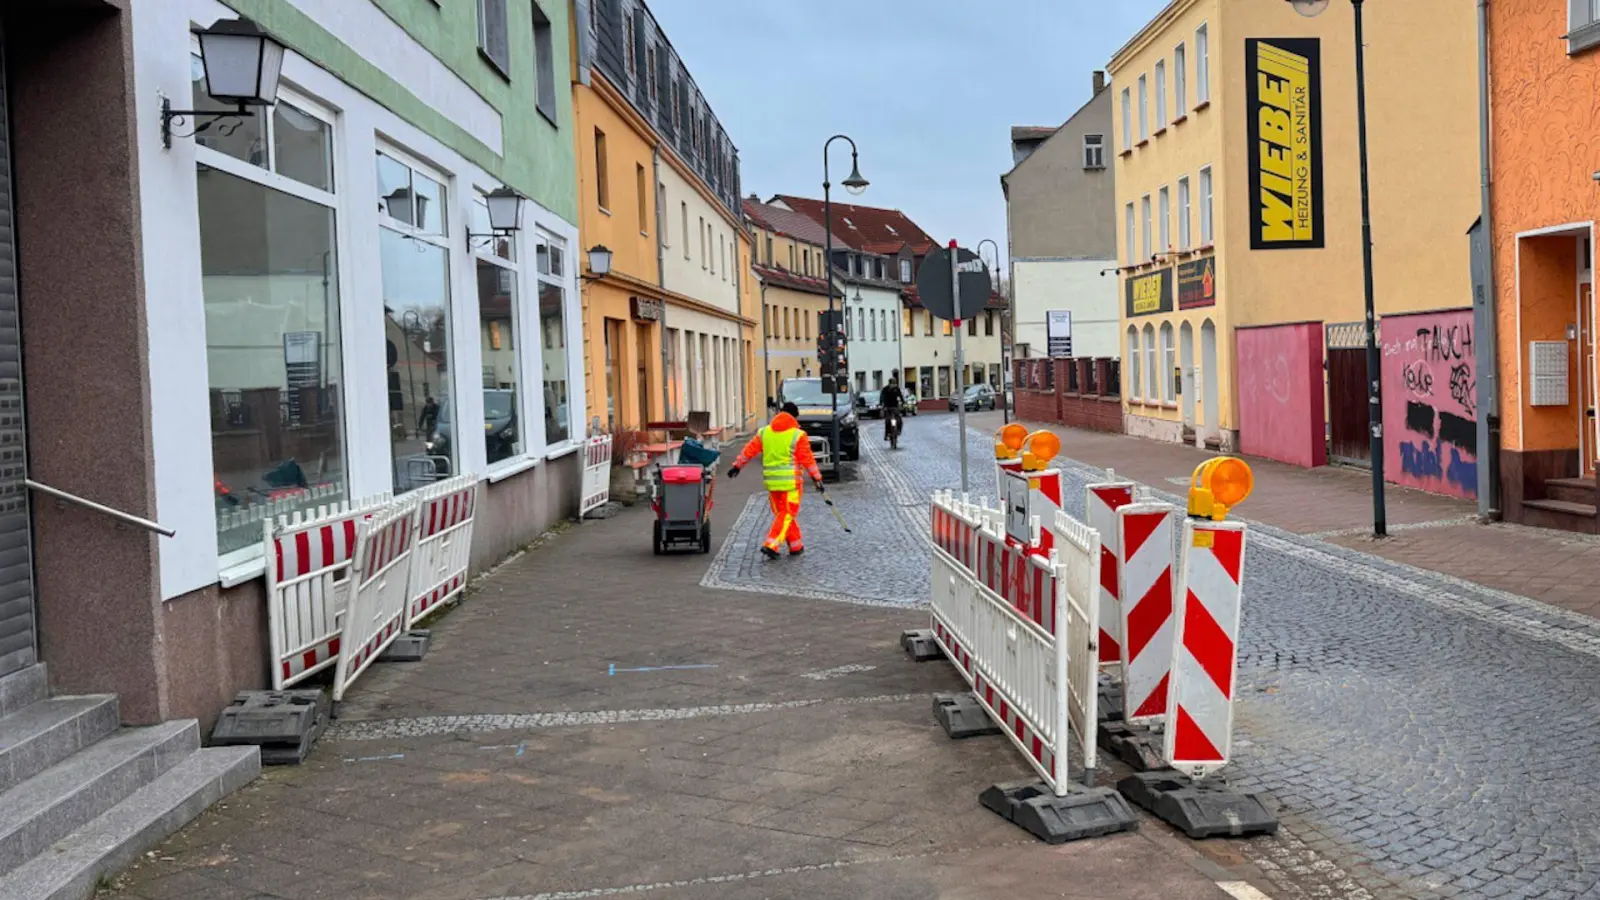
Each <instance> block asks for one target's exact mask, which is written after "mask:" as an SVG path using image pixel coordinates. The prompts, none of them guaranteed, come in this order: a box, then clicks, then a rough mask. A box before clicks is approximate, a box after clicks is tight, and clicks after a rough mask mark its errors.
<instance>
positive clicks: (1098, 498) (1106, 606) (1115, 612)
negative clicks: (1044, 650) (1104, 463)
mask: <svg viewBox="0 0 1600 900" xmlns="http://www.w3.org/2000/svg"><path fill="white" fill-rule="evenodd" d="M1106 474H1107V477H1108V478H1111V479H1112V480H1110V481H1106V482H1103V483H1100V484H1091V485H1089V488H1088V490H1087V491H1085V493H1086V494H1087V496H1088V515H1087V517H1086V518H1085V519H1084V521H1086V522H1088V523H1089V527H1090V528H1093V529H1094V530H1096V531H1098V532H1100V534H1101V547H1100V591H1099V594H1100V663H1101V665H1117V666H1121V667H1122V668H1123V669H1126V667H1127V660H1125V659H1123V658H1122V656H1123V653H1122V635H1123V630H1122V603H1121V600H1120V598H1121V596H1122V593H1121V592H1122V585H1121V578H1122V575H1121V570H1120V569H1119V568H1118V559H1119V556H1118V552H1117V548H1118V547H1120V546H1122V543H1121V537H1120V532H1119V531H1118V529H1117V510H1119V509H1121V508H1122V507H1124V506H1127V505H1129V504H1131V503H1133V488H1134V485H1133V482H1131V481H1116V480H1115V478H1114V476H1113V474H1112V473H1110V472H1107V473H1106ZM1125 677H1126V676H1124V678H1125Z"/></svg>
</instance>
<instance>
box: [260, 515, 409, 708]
mask: <svg viewBox="0 0 1600 900" xmlns="http://www.w3.org/2000/svg"><path fill="white" fill-rule="evenodd" d="M391 499H392V498H390V497H389V496H388V495H387V494H383V495H379V496H377V497H371V498H367V499H365V500H362V501H359V502H357V503H356V504H355V505H353V506H346V505H345V504H343V503H338V504H334V505H333V506H331V507H330V506H324V507H320V508H318V509H315V510H305V511H303V512H297V513H295V514H294V515H293V516H280V517H278V519H277V520H276V521H274V520H272V519H268V520H266V522H265V524H264V525H263V527H262V532H263V536H262V537H263V544H264V546H265V549H266V570H267V626H268V632H269V634H270V641H271V644H272V687H273V689H274V690H283V689H284V688H286V687H288V686H290V685H292V684H295V683H296V682H299V681H303V680H304V679H306V678H308V677H310V676H312V675H314V674H316V673H317V672H320V671H322V670H323V669H326V668H327V667H328V666H330V665H333V664H334V662H335V660H336V659H337V658H338V656H339V648H340V644H341V640H340V634H339V631H340V618H341V617H342V616H343V615H344V612H345V607H346V605H347V604H348V603H349V597H350V591H349V589H350V581H349V578H350V568H351V560H352V559H354V557H355V549H356V531H357V523H359V522H360V521H361V520H363V519H365V518H367V517H369V516H371V515H373V514H374V513H376V512H377V511H378V510H380V509H381V508H382V507H383V505H384V504H387V503H389V502H391Z"/></svg>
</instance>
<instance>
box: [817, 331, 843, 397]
mask: <svg viewBox="0 0 1600 900" xmlns="http://www.w3.org/2000/svg"><path fill="white" fill-rule="evenodd" d="M849 347H850V341H849V335H848V334H846V333H845V327H844V315H843V314H842V313H840V312H838V311H829V312H822V313H818V314H817V368H818V371H819V373H820V374H821V375H822V389H823V390H824V391H826V392H827V393H830V394H838V393H843V392H845V391H848V390H849V389H850V388H849V385H850V353H849Z"/></svg>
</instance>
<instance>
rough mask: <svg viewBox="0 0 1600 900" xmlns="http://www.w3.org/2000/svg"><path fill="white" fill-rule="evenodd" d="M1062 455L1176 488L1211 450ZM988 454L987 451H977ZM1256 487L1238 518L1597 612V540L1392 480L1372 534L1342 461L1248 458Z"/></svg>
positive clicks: (1078, 436) (1071, 441)
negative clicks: (1385, 531) (1492, 519)
mask: <svg viewBox="0 0 1600 900" xmlns="http://www.w3.org/2000/svg"><path fill="white" fill-rule="evenodd" d="M1001 422H1002V419H1001V417H1000V416H999V415H996V414H993V413H984V414H981V415H977V416H972V417H971V418H970V426H971V427H973V428H981V429H984V430H986V431H988V432H991V433H992V432H993V431H994V430H995V429H997V428H999V427H1000V425H1001ZM1029 427H1032V428H1037V427H1049V428H1051V429H1052V430H1054V431H1055V432H1056V433H1057V434H1059V435H1061V439H1062V446H1063V451H1062V452H1063V453H1064V454H1066V455H1068V456H1071V457H1072V458H1073V459H1076V460H1078V461H1080V462H1083V463H1087V464H1090V465H1094V466H1101V467H1109V468H1114V469H1116V471H1117V472H1118V473H1120V474H1123V475H1126V476H1128V477H1130V478H1132V479H1134V480H1137V481H1141V482H1144V483H1146V484H1150V485H1153V486H1157V487H1164V488H1166V489H1167V490H1169V491H1172V492H1173V493H1180V494H1181V493H1182V492H1183V485H1184V484H1186V483H1187V480H1188V476H1189V474H1190V473H1191V472H1193V471H1194V467H1195V466H1197V465H1199V464H1200V462H1201V461H1203V460H1204V459H1206V458H1208V457H1210V456H1212V455H1214V454H1211V453H1209V452H1207V451H1202V450H1197V449H1195V448H1193V447H1186V446H1183V445H1180V444H1171V443H1165V442H1160V441H1152V440H1146V439H1143V438H1136V437H1129V436H1128V435H1119V434H1103V433H1100V432H1093V431H1084V430H1081V429H1076V428H1065V427H1061V426H1039V425H1035V424H1030V426H1029ZM978 452H979V454H981V456H978V455H975V457H974V458H981V459H983V460H988V459H989V458H991V457H990V455H989V454H988V451H987V448H981V447H980V448H978ZM1250 465H1251V468H1252V469H1253V470H1254V472H1255V476H1256V488H1255V493H1254V494H1253V495H1252V496H1251V497H1250V499H1249V500H1248V501H1246V503H1245V505H1244V506H1243V507H1241V508H1240V510H1239V515H1240V516H1241V517H1243V518H1246V519H1249V520H1252V521H1256V522H1262V523H1265V524H1268V525H1273V526H1276V527H1278V528H1282V529H1284V530H1286V531H1292V532H1295V533H1297V534H1305V535H1314V536H1316V537H1319V538H1322V539H1324V540H1327V541H1329V542H1331V543H1335V544H1339V545H1340V546H1344V547H1350V548H1353V549H1357V550H1360V551H1361V552H1363V553H1370V554H1372V555H1374V556H1379V557H1382V558H1384V559H1389V560H1393V561H1395V562H1403V563H1406V564H1408V565H1413V566H1416V567H1418V568H1422V569H1428V570H1430V571H1434V572H1439V573H1442V574H1445V575H1450V576H1453V577H1456V578H1462V579H1465V580H1467V581H1471V582H1473V583H1476V584H1480V585H1483V586H1485V587H1489V588H1494V589H1496V590H1501V591H1508V592H1511V593H1515V594H1519V595H1521V596H1525V597H1531V598H1533V599H1535V600H1539V601H1542V602H1545V603H1549V604H1551V605H1554V606H1559V607H1561V608H1563V609H1568V610H1572V611H1574V612H1579V613H1584V614H1586V615H1590V616H1596V617H1600V589H1597V587H1596V586H1597V585H1600V539H1597V538H1595V537H1593V536H1586V535H1575V534H1569V533H1566V532H1557V531H1550V530H1548V529H1540V528H1527V527H1523V526H1519V525H1507V524H1492V525H1484V524H1478V523H1477V522H1476V521H1475V520H1476V517H1477V505H1476V503H1473V502H1468V501H1462V500H1456V499H1453V498H1449V497H1441V496H1437V495H1434V494H1428V493H1424V492H1422V491H1416V490H1411V489H1409V488H1402V487H1397V486H1395V485H1389V486H1388V490H1387V491H1386V492H1385V497H1386V501H1387V514H1388V522H1389V537H1387V538H1384V539H1382V540H1377V539H1374V538H1373V537H1372V476H1371V475H1370V474H1369V473H1367V472H1364V471H1359V470H1355V469H1348V468H1343V467H1338V466H1326V467H1323V468H1320V469H1301V468H1298V467H1295V466H1290V465H1286V464H1284V463H1278V462H1274V461H1271V460H1261V459H1250Z"/></svg>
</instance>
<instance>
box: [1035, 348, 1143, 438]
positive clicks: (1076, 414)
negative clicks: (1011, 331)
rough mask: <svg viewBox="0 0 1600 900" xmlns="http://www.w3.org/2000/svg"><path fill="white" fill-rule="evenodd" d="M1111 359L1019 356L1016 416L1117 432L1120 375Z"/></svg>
mask: <svg viewBox="0 0 1600 900" xmlns="http://www.w3.org/2000/svg"><path fill="white" fill-rule="evenodd" d="M1115 362H1116V361H1115V360H1110V359H1056V360H1049V359H1019V360H1017V361H1016V371H1015V372H1013V373H1012V377H1013V378H1014V379H1015V384H1016V393H1015V396H1016V402H1017V417H1018V418H1020V419H1024V420H1027V421H1030V422H1042V423H1049V424H1053V425H1067V426H1070V427H1072V428H1086V429H1090V430H1092V431H1105V432H1110V433H1113V434H1121V433H1122V431H1123V426H1122V398H1121V396H1120V393H1119V392H1120V388H1121V375H1120V373H1119V371H1118V369H1117V366H1116V365H1115Z"/></svg>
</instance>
